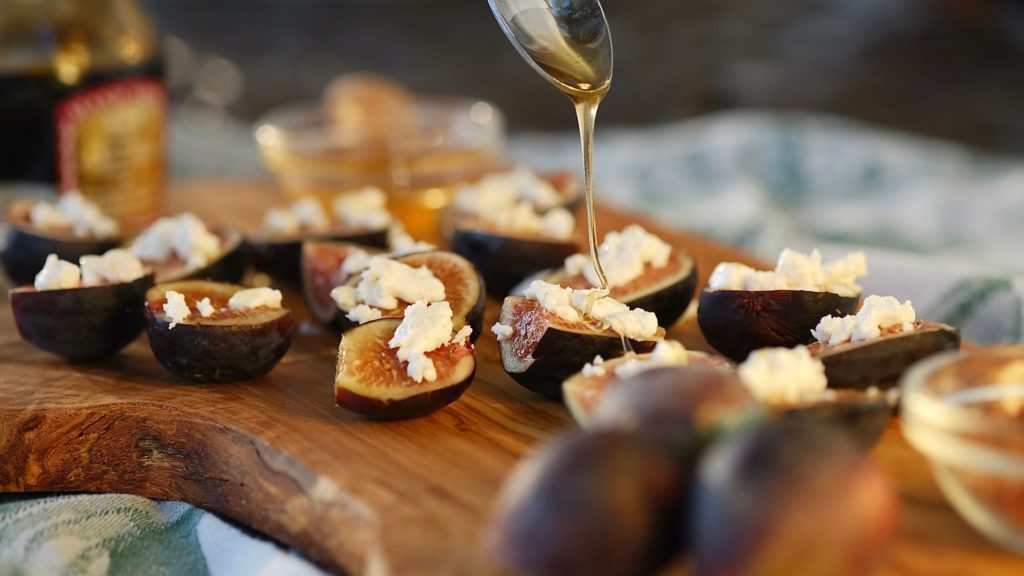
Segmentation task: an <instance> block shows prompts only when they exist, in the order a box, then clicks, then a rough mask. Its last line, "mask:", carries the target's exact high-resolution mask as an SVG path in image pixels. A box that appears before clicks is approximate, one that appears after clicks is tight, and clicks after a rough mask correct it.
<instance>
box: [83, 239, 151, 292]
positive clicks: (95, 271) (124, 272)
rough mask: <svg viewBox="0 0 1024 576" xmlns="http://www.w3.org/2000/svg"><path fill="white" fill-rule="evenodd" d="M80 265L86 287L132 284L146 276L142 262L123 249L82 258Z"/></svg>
mask: <svg viewBox="0 0 1024 576" xmlns="http://www.w3.org/2000/svg"><path fill="white" fill-rule="evenodd" d="M78 263H79V265H80V266H81V268H82V283H83V284H85V285H86V286H95V285H97V284H104V283H108V282H109V283H112V284H117V283H121V282H131V281H132V280H135V279H137V278H141V277H143V276H145V275H146V269H145V268H144V267H143V266H142V262H141V261H140V260H139V259H138V258H136V257H135V256H134V255H133V254H132V253H131V252H129V251H127V250H124V249H121V248H114V249H113V250H108V251H107V252H106V253H105V254H103V255H102V256H82V257H81V258H79V259H78Z"/></svg>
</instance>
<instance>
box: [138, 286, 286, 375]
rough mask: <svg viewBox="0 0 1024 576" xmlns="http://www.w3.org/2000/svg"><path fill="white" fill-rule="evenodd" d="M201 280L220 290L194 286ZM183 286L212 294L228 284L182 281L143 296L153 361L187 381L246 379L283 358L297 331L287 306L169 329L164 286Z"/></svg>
mask: <svg viewBox="0 0 1024 576" xmlns="http://www.w3.org/2000/svg"><path fill="white" fill-rule="evenodd" d="M176 284H177V285H176ZM203 284H209V285H211V286H214V287H219V288H211V289H210V290H208V291H204V290H203V289H202V288H197V286H201V285H203ZM184 285H187V286H189V294H193V293H204V294H207V293H214V291H215V290H217V289H224V287H225V286H226V285H224V284H216V283H212V282H202V281H184V282H179V283H172V284H163V285H158V286H156V287H155V288H153V289H151V290H150V291H149V293H148V294H147V298H146V300H147V304H146V306H145V313H146V328H147V333H148V335H149V345H150V348H151V349H152V350H153V355H154V356H155V357H156V359H157V360H158V361H159V362H160V364H162V365H163V366H164V368H167V370H169V371H170V372H171V373H172V374H174V375H175V376H177V377H179V378H181V379H183V380H188V381H191V382H234V381H239V380H249V379H252V378H256V377H259V376H262V375H264V374H267V373H268V372H270V371H271V370H272V369H273V368H274V366H276V365H277V363H278V362H279V361H280V360H281V358H282V357H284V355H285V353H286V352H287V351H288V348H289V347H290V346H291V342H292V334H293V332H294V331H295V320H294V318H293V316H292V313H291V312H290V311H289V310H287V309H283V308H282V309H274V310H266V311H262V310H259V311H258V312H257V314H258V316H257V317H256V318H255V319H254V318H243V319H239V320H238V321H237V322H235V323H230V324H229V323H202V322H201V321H198V322H192V321H189V320H186V321H185V322H181V323H178V324H177V325H176V326H175V327H174V328H171V327H170V322H169V320H168V318H167V316H166V315H165V314H164V313H163V310H162V305H161V304H160V302H162V301H163V294H164V292H165V291H166V290H174V289H176V288H179V286H184ZM229 288H231V287H230V286H229ZM233 288H237V289H241V286H236V287H233Z"/></svg>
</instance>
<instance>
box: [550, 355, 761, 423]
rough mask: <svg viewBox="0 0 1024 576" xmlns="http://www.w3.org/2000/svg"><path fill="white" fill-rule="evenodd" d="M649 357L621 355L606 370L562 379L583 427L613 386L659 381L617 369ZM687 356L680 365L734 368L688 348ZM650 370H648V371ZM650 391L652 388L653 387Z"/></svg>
mask: <svg viewBox="0 0 1024 576" xmlns="http://www.w3.org/2000/svg"><path fill="white" fill-rule="evenodd" d="M650 357H651V354H632V355H626V356H619V357H618V358H612V359H610V360H607V361H605V362H604V363H603V364H601V366H600V367H601V369H602V370H601V371H602V372H603V373H600V374H593V373H591V374H584V373H583V372H582V371H581V372H577V373H575V374H573V375H572V376H570V377H569V379H567V380H566V381H565V382H562V398H563V399H564V400H565V406H566V408H568V409H569V413H570V414H572V417H573V419H574V420H576V423H577V424H579V425H580V426H581V427H582V428H584V429H589V428H591V427H592V426H593V417H594V412H595V411H596V410H597V408H598V406H599V405H600V404H601V403H602V402H603V401H604V399H605V398H606V397H608V395H609V393H610V392H611V391H612V390H613V389H615V388H618V387H619V385H620V384H622V383H624V382H627V381H632V380H634V379H640V380H642V381H644V382H647V381H649V380H651V381H653V380H656V379H657V378H658V376H657V375H654V374H652V375H649V376H644V377H641V376H640V374H637V375H635V376H625V377H623V376H619V375H617V374H616V372H615V371H616V369H617V368H618V367H620V366H622V365H623V364H625V363H627V362H629V361H631V360H636V361H641V362H643V361H647V360H649V359H650ZM687 357H688V361H689V363H688V364H686V365H683V366H681V367H706V368H718V369H721V370H726V371H732V366H731V364H729V362H728V361H727V360H726V359H725V358H722V357H721V356H715V355H711V354H707V353H704V352H698V351H696V350H689V351H687ZM663 367H664V366H658V367H651V368H650V369H649V370H660V369H661V368H663ZM647 371H648V370H645V372H647ZM651 390H652V391H653V388H652V389H651ZM740 390H741V391H743V392H744V393H745V390H742V388H741V389H740Z"/></svg>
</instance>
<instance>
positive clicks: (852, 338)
mask: <svg viewBox="0 0 1024 576" xmlns="http://www.w3.org/2000/svg"><path fill="white" fill-rule="evenodd" d="M915 320H917V313H916V312H915V311H914V306H913V305H912V304H911V303H910V300H907V301H905V302H903V303H900V301H899V300H897V299H896V298H893V297H892V296H875V295H872V296H868V297H867V298H865V299H864V303H863V304H862V305H861V307H860V310H859V311H857V313H856V314H848V315H846V316H824V317H822V319H821V322H819V323H818V325H817V326H816V327H815V328H814V329H812V330H811V334H812V335H813V336H814V338H815V339H817V340H818V342H820V343H822V344H825V345H828V346H836V345H838V344H843V343H845V342H864V341H867V340H874V339H876V338H879V337H881V336H882V333H883V332H889V331H893V330H899V331H908V330H911V329H913V327H914V321H915Z"/></svg>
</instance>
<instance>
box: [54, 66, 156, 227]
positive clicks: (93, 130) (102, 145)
mask: <svg viewBox="0 0 1024 576" xmlns="http://www.w3.org/2000/svg"><path fill="white" fill-rule="evenodd" d="M166 117H167V91H166V89H165V88H164V86H163V84H161V83H160V82H159V81H158V80H155V79H151V78H129V79H124V80H115V81H112V82H107V83H104V84H100V85H97V86H95V87H91V88H89V89H87V90H83V91H81V92H76V93H74V94H72V95H71V96H69V97H68V98H66V99H65V100H64V101H62V102H61V103H60V104H59V105H58V106H57V110H56V126H57V181H58V186H59V189H60V191H61V192H65V191H68V190H72V189H76V190H79V191H81V193H82V194H83V195H84V196H86V197H88V198H90V199H91V200H93V201H94V202H96V203H97V204H99V205H100V207H101V208H102V209H103V210H104V211H105V212H107V213H109V214H111V215H112V216H114V217H117V218H121V219H123V220H133V219H134V220H144V219H147V218H149V217H151V216H153V215H155V214H156V213H157V212H158V211H159V209H160V203H161V195H162V191H163V183H164V157H165V150H164V142H165V122H166V120H165V119H166Z"/></svg>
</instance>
